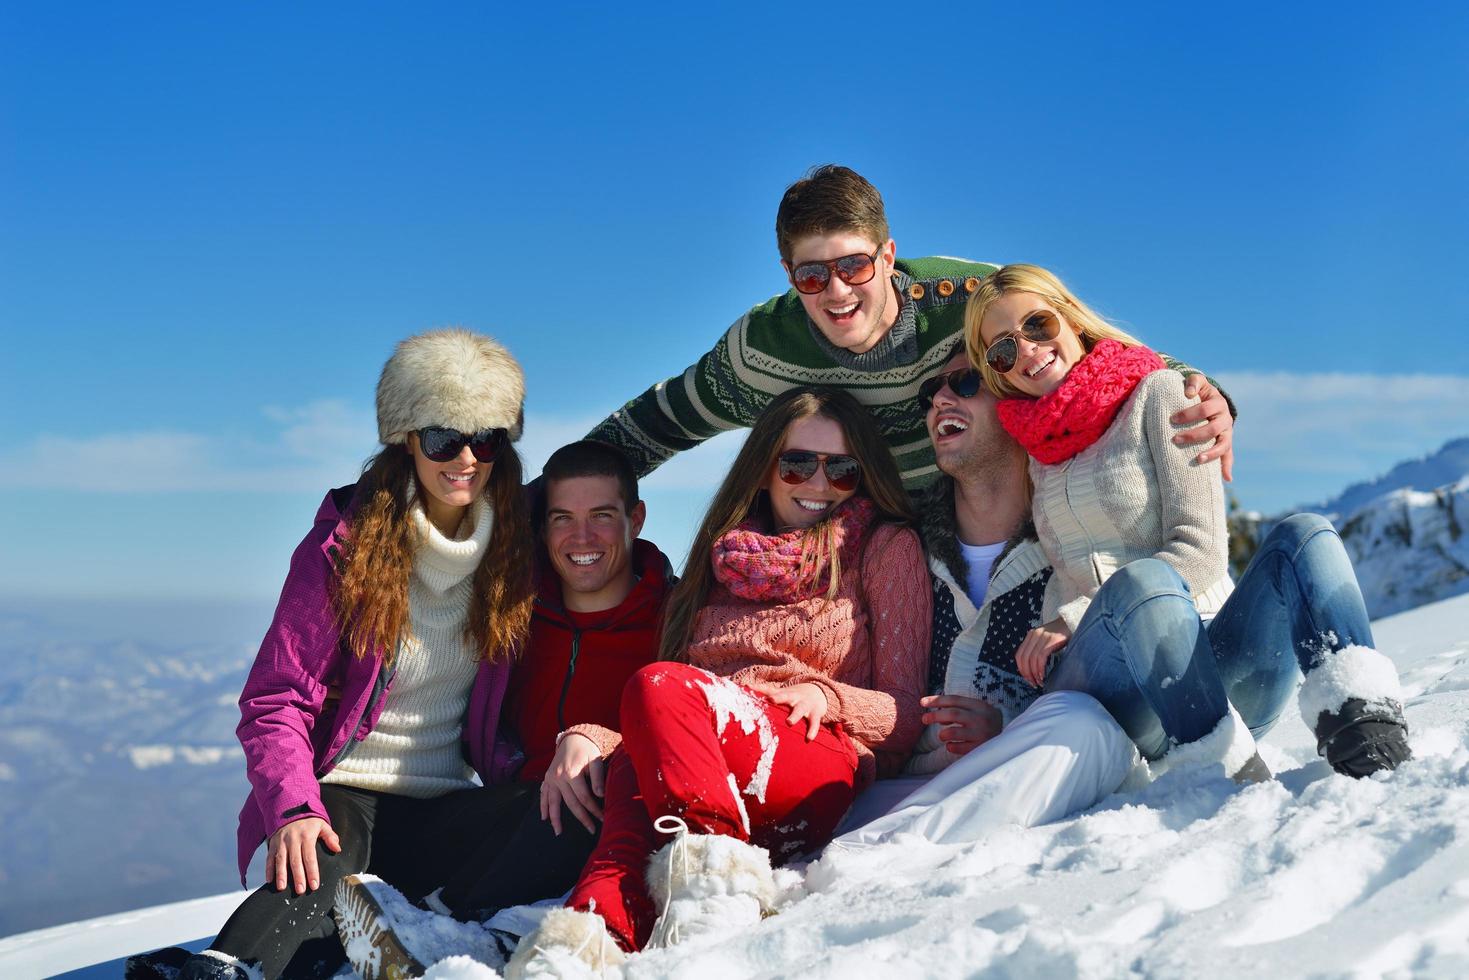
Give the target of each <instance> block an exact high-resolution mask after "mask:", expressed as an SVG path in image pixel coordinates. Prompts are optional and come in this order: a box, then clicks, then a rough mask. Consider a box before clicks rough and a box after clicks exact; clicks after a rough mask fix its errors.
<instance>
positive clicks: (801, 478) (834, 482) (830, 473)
mask: <svg viewBox="0 0 1469 980" xmlns="http://www.w3.org/2000/svg"><path fill="white" fill-rule="evenodd" d="M818 466H820V467H821V468H822V469H824V470H825V471H826V482H827V483H829V484H831V488H832V489H833V490H839V491H841V492H842V493H846V492H847V491H849V490H856V489H857V484H858V483H859V482H861V480H862V464H861V463H859V462H857V460H856V458H855V457H852V456H845V455H842V454H841V453H832V454H830V455H828V454H824V453H811V452H806V451H805V450H800V449H793V450H791V451H789V452H784V453H781V454H780V456H779V457H777V459H776V473H777V475H778V476H779V477H780V479H781V482H783V483H788V484H790V485H791V486H793V487H794V486H800V485H801V484H802V483H805V482H806V481H807V480H809V479H811V478H812V477H813V476H815V475H816V467H818Z"/></svg>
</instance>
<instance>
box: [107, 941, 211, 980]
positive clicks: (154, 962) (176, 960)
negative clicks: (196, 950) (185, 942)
mask: <svg viewBox="0 0 1469 980" xmlns="http://www.w3.org/2000/svg"><path fill="white" fill-rule="evenodd" d="M193 955H194V954H193V953H192V952H191V951H190V950H187V949H184V948H183V947H182V946H169V947H167V948H165V949H155V950H154V951H153V952H151V953H139V954H138V955H137V956H129V957H128V961H127V965H126V966H124V967H123V970H122V975H123V980H178V976H179V970H181V969H183V966H184V964H185V963H186V962H188V959H189V957H191V956H193Z"/></svg>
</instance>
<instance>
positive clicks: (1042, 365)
mask: <svg viewBox="0 0 1469 980" xmlns="http://www.w3.org/2000/svg"><path fill="white" fill-rule="evenodd" d="M1054 363H1056V354H1055V352H1054V351H1053V352H1051V355H1050V356H1049V357H1047V358H1045V359H1044V360H1042V361H1040V362H1039V363H1036V364H1033V365H1031V366H1030V367H1029V368H1026V371H1025V376H1026V377H1027V378H1033V377H1035V376H1036V375H1037V374H1040V373H1041V372H1042V371H1044V370H1045V369H1046V368H1048V367H1050V366H1051V365H1052V364H1054Z"/></svg>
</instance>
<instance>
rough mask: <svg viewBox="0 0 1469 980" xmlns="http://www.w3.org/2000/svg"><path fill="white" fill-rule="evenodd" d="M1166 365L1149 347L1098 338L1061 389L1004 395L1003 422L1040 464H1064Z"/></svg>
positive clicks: (1002, 403) (1000, 410)
mask: <svg viewBox="0 0 1469 980" xmlns="http://www.w3.org/2000/svg"><path fill="white" fill-rule="evenodd" d="M1166 367H1167V365H1165V364H1164V363H1163V358H1161V357H1159V356H1158V355H1157V354H1154V353H1153V352H1152V351H1151V350H1149V349H1148V348H1146V347H1124V346H1123V345H1122V344H1121V343H1119V342H1117V341H1115V340H1099V341H1097V344H1096V346H1095V347H1093V348H1092V349H1091V352H1090V353H1088V354H1087V355H1086V356H1085V357H1083V358H1082V359H1081V360H1080V361H1078V362H1077V364H1076V366H1075V367H1073V368H1072V369H1071V373H1070V374H1068V375H1066V378H1065V380H1063V381H1062V382H1061V384H1060V386H1059V387H1057V388H1056V389H1055V390H1054V391H1052V392H1050V393H1049V394H1045V395H1042V396H1041V397H1039V398H1005V399H1001V401H1000V404H999V407H998V412H999V415H1000V424H1001V425H1003V426H1004V427H1005V431H1006V432H1008V433H1010V434H1011V435H1012V436H1014V437H1015V439H1016V441H1018V442H1019V443H1020V444H1021V445H1022V446H1024V447H1025V451H1026V452H1028V453H1030V455H1031V456H1033V457H1035V459H1036V460H1037V461H1038V462H1041V463H1064V462H1065V461H1066V460H1068V459H1070V458H1071V457H1073V456H1075V455H1076V454H1077V453H1079V452H1081V451H1082V450H1083V449H1085V448H1086V447H1088V446H1090V445H1091V444H1092V443H1094V442H1096V441H1097V440H1098V439H1100V438H1101V436H1102V433H1103V432H1106V431H1107V428H1108V426H1110V425H1111V424H1112V420H1113V419H1115V418H1116V417H1117V413H1118V411H1120V410H1121V408H1122V403H1123V402H1125V401H1127V399H1128V397H1129V396H1130V395H1131V394H1132V390H1133V389H1134V388H1136V387H1137V384H1138V382H1139V381H1141V380H1142V379H1143V378H1146V377H1147V376H1148V375H1150V374H1152V373H1153V372H1154V371H1162V370H1164V369H1165V368H1166Z"/></svg>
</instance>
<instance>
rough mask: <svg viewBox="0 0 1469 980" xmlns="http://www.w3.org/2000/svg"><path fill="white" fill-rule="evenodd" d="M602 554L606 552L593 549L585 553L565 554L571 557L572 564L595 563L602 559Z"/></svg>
mask: <svg viewBox="0 0 1469 980" xmlns="http://www.w3.org/2000/svg"><path fill="white" fill-rule="evenodd" d="M604 554H606V552H603V551H593V552H588V553H586V554H576V553H572V554H569V555H567V556H566V557H567V558H570V559H571V563H572V564H573V565H595V564H596V563H597V562H599V561H601V560H602V556H603V555H604Z"/></svg>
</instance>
